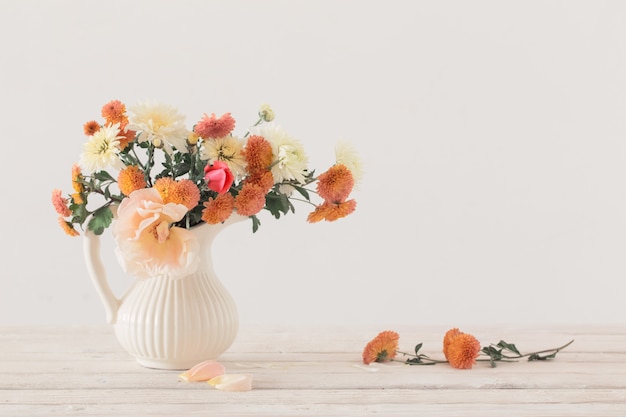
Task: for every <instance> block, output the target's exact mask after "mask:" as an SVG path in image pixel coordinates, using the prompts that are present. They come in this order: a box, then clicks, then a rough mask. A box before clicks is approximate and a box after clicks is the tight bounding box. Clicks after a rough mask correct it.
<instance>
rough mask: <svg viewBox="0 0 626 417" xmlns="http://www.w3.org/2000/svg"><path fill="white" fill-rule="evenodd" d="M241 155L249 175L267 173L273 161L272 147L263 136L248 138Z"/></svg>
mask: <svg viewBox="0 0 626 417" xmlns="http://www.w3.org/2000/svg"><path fill="white" fill-rule="evenodd" d="M242 153H243V156H244V158H245V159H246V163H247V170H248V172H249V173H251V174H256V173H258V172H262V171H267V170H268V169H269V168H270V166H271V165H272V162H273V160H274V155H273V153H272V145H271V144H270V143H269V142H268V141H267V140H266V139H265V138H264V137H263V136H257V135H252V136H250V137H249V138H248V142H247V143H246V147H245V148H244V149H243V150H242Z"/></svg>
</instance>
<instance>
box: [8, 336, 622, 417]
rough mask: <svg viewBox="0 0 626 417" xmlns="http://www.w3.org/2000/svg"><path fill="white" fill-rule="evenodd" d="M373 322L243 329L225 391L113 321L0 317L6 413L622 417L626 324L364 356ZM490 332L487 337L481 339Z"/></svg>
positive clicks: (427, 340)
mask: <svg viewBox="0 0 626 417" xmlns="http://www.w3.org/2000/svg"><path fill="white" fill-rule="evenodd" d="M379 330H385V329H383V328H380V329H376V330H373V327H372V326H362V327H360V326H356V327H354V326H350V327H345V326H336V327H333V328H326V327H313V326H309V327H306V328H298V329H295V330H293V329H288V328H284V327H281V326H260V327H254V328H251V327H248V328H245V327H244V328H242V330H241V331H240V333H239V336H238V338H237V340H236V341H235V343H234V344H233V346H232V348H231V349H230V350H229V351H228V352H226V353H225V354H224V355H223V356H222V358H220V361H221V362H223V363H224V365H225V366H226V369H227V372H229V373H244V372H245V373H252V374H253V375H254V378H255V381H254V389H253V390H252V391H250V392H246V393H225V392H222V391H217V390H215V389H212V388H211V387H209V386H208V385H206V384H203V383H196V384H189V383H184V382H180V381H179V380H178V377H177V375H178V373H179V372H178V371H163V370H151V369H146V368H143V367H141V366H139V365H138V364H137V363H136V362H135V361H134V359H133V358H131V357H130V356H129V355H128V354H127V353H126V352H124V351H123V350H122V349H121V347H120V346H119V344H118V343H117V340H116V338H115V335H114V333H113V330H112V327H111V326H76V327H42V328H38V327H10V326H9V327H6V326H5V327H0V415H2V416H4V415H7V416H15V417H21V416H40V415H44V414H45V415H49V414H55V413H56V414H77V415H86V416H89V415H98V416H118V415H148V414H149V415H151V416H157V417H158V416H166V415H169V416H174V415H176V416H178V415H185V414H191V415H207V414H211V413H214V414H216V415H223V416H247V415H254V416H257V415H259V416H277V417H280V416H298V415H325V416H345V415H350V416H358V415H363V416H366V415H367V416H369V415H385V416H405V415H406V416H415V415H420V416H470V417H472V416H485V417H490V416H503V415H507V416H513V417H516V416H564V415H567V416H622V417H623V416H625V415H626V360H625V359H626V325H624V326H620V325H611V326H589V325H583V326H547V325H543V326H481V327H477V328H476V330H475V331H474V332H473V331H472V329H471V328H468V329H465V328H462V330H464V331H467V332H470V333H473V334H474V335H475V336H477V337H478V338H479V340H481V341H492V342H497V341H499V340H500V339H504V340H506V341H507V342H512V343H516V344H517V346H518V347H519V348H520V349H521V350H522V351H523V352H528V351H530V350H538V349H544V348H552V347H556V346H558V345H559V344H562V343H564V342H566V341H567V340H569V339H571V338H575V339H576V341H575V343H574V344H573V345H572V346H570V347H568V348H567V349H566V350H565V351H563V352H560V353H559V354H558V356H557V359H555V360H553V361H547V362H527V361H520V362H517V363H500V364H499V365H498V367H497V368H491V367H489V365H488V363H486V362H481V363H479V364H477V365H476V366H475V367H474V368H473V369H471V370H458V369H453V368H451V367H450V366H448V365H446V364H439V365H436V366H427V367H424V366H418V367H410V366H407V365H405V364H402V363H399V362H394V363H385V364H373V365H371V366H364V365H363V364H362V363H361V358H360V355H361V350H362V349H363V347H364V345H365V343H367V342H368V341H369V340H370V339H371V338H372V337H374V336H375V335H376V334H377V332H378V331H379ZM393 330H396V331H398V332H399V333H400V334H401V348H402V349H403V350H406V351H411V350H412V344H413V343H417V342H424V348H423V350H422V352H423V353H426V354H428V355H430V356H431V357H436V358H441V357H442V354H441V351H440V349H441V348H440V347H441V339H442V335H443V334H444V333H445V331H446V330H447V328H445V327H442V326H400V327H399V328H398V329H393ZM484 344H485V343H483V345H484Z"/></svg>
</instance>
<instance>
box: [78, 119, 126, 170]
mask: <svg viewBox="0 0 626 417" xmlns="http://www.w3.org/2000/svg"><path fill="white" fill-rule="evenodd" d="M119 133H120V124H119V123H116V124H114V125H112V126H105V127H101V128H100V130H98V131H97V132H96V133H94V134H93V135H92V136H91V138H90V139H89V140H88V141H87V142H86V143H85V145H84V147H83V153H82V154H81V155H80V160H79V162H78V164H79V165H80V167H81V169H82V170H83V171H84V172H85V173H89V174H92V173H94V172H96V171H101V170H104V169H107V168H117V169H121V168H123V166H124V164H123V163H122V161H121V160H120V158H119V155H118V154H119V152H120V141H119Z"/></svg>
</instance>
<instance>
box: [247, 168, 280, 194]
mask: <svg viewBox="0 0 626 417" xmlns="http://www.w3.org/2000/svg"><path fill="white" fill-rule="evenodd" d="M243 183H244V184H254V185H258V186H259V187H261V189H262V190H263V193H264V194H267V193H268V191H269V190H270V189H271V188H272V187H273V186H274V175H273V174H272V171H259V172H258V173H255V174H253V175H250V176H248V177H246V179H245V180H244V181H243Z"/></svg>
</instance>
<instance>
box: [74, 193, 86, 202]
mask: <svg viewBox="0 0 626 417" xmlns="http://www.w3.org/2000/svg"><path fill="white" fill-rule="evenodd" d="M72 201H73V202H74V203H75V204H83V203H84V202H85V200H83V195H82V194H81V193H74V194H72Z"/></svg>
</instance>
